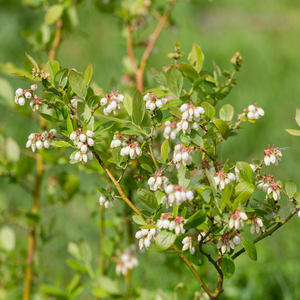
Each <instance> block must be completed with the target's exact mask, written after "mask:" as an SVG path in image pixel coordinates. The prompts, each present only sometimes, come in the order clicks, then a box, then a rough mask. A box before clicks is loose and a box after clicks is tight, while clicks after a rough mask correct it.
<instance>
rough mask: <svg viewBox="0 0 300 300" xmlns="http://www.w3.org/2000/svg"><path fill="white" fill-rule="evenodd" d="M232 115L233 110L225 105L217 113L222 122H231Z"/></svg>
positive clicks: (228, 105) (230, 106)
mask: <svg viewBox="0 0 300 300" xmlns="http://www.w3.org/2000/svg"><path fill="white" fill-rule="evenodd" d="M233 115H234V108H233V106H232V105H230V104H225V105H223V106H222V107H221V109H220V111H219V116H220V119H221V120H223V121H231V120H232V118H233Z"/></svg>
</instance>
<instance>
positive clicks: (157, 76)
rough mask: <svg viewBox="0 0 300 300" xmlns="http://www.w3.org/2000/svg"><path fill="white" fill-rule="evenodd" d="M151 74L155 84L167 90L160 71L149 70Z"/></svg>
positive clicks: (164, 79)
mask: <svg viewBox="0 0 300 300" xmlns="http://www.w3.org/2000/svg"><path fill="white" fill-rule="evenodd" d="M151 72H152V75H153V77H154V79H155V81H156V82H157V83H159V84H161V85H163V86H164V87H165V88H168V84H167V80H166V77H165V75H164V73H163V72H162V71H160V70H159V69H157V68H151Z"/></svg>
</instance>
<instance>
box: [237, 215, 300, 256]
mask: <svg viewBox="0 0 300 300" xmlns="http://www.w3.org/2000/svg"><path fill="white" fill-rule="evenodd" d="M297 212H298V210H297V209H295V210H294V211H293V212H292V213H291V214H290V215H289V216H288V217H287V218H286V219H284V220H282V221H281V222H280V223H278V224H277V225H276V226H275V227H273V228H272V229H271V230H269V231H266V232H265V233H264V234H262V235H261V236H260V237H258V238H257V239H255V240H253V241H252V243H253V244H256V243H257V242H259V241H261V240H263V239H264V238H266V237H268V236H270V235H272V234H273V233H274V232H275V231H276V230H278V229H279V228H280V227H281V226H283V225H284V224H286V222H288V221H289V220H290V219H291V218H292V217H293V216H294V215H295V214H296V213H297ZM244 252H245V248H243V249H241V250H240V251H238V252H237V253H236V254H234V255H233V256H232V259H236V258H237V257H239V256H240V255H241V254H242V253H244Z"/></svg>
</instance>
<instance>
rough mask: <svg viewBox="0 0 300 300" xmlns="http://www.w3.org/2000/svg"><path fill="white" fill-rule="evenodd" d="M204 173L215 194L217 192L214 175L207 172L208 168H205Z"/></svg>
mask: <svg viewBox="0 0 300 300" xmlns="http://www.w3.org/2000/svg"><path fill="white" fill-rule="evenodd" d="M205 173H206V176H207V178H208V181H209V182H210V185H211V187H212V189H213V192H214V196H216V194H217V185H216V182H215V179H214V176H213V174H212V173H210V172H209V170H208V169H205Z"/></svg>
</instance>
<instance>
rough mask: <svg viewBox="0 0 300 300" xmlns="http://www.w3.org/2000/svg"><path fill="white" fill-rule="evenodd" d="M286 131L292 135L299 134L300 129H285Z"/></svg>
mask: <svg viewBox="0 0 300 300" xmlns="http://www.w3.org/2000/svg"><path fill="white" fill-rule="evenodd" d="M285 131H286V132H287V133H289V134H290V135H293V136H300V130H296V129H286V130H285Z"/></svg>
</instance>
